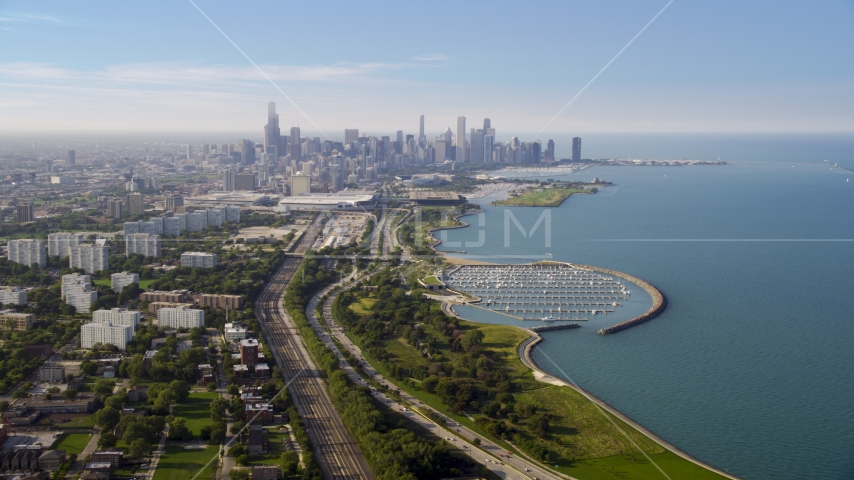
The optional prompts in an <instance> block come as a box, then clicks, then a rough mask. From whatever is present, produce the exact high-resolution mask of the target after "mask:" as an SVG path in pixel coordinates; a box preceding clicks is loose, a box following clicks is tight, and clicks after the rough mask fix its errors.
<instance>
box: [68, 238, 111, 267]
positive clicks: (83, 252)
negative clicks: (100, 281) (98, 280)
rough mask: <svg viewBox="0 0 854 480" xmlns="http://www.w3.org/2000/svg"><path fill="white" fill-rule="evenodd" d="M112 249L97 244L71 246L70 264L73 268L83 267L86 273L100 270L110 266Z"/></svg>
mask: <svg viewBox="0 0 854 480" xmlns="http://www.w3.org/2000/svg"><path fill="white" fill-rule="evenodd" d="M109 255H110V249H109V248H108V247H98V246H96V245H88V244H87V245H77V246H74V247H71V256H70V258H69V266H70V267H71V268H82V269H83V271H84V272H86V273H95V272H100V271H101V270H103V269H105V268H109V266H110V262H109Z"/></svg>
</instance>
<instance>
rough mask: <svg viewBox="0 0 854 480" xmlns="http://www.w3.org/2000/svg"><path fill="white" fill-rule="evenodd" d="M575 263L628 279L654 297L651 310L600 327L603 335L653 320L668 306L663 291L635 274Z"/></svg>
mask: <svg viewBox="0 0 854 480" xmlns="http://www.w3.org/2000/svg"><path fill="white" fill-rule="evenodd" d="M573 265H574V266H576V267H578V268H583V269H585V270H593V271H596V272H600V273H604V274H607V275H611V276H613V277H619V278H622V279H624V280H628V281H629V282H632V283H634V284H635V285H637V286H639V287H641V288H642V289H644V291H646V293H648V294H649V296H650V297H652V306H651V307H650V308H649V310H647V311H646V312H644V313H643V314H641V315H638V316H637V317H635V318H632V319H631V320H626V321H625V322H620V323H618V324H616V325H611V326H610V327H605V328H601V329H599V331H598V332H597V333H599V334H601V335H610V334H612V333H617V332H621V331H623V330H626V329H628V328H632V327H634V326H636V325H640V324H642V323H644V322H648V321H650V320H652V319H653V318H655V317H657V316H658V315H660V314H661V312H663V311H664V309H665V308H667V298H665V297H664V294H663V293H661V291H660V290H659V289H657V288H655V287H654V286H652V284H650V283H649V282H646V281H644V280H641V279H640V278H638V277H635V276H633V275H629V274H627V273H623V272H619V271H617V270H611V269H608V268H600V267H594V266H591V265H579V264H577V263H574V264H573Z"/></svg>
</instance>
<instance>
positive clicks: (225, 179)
mask: <svg viewBox="0 0 854 480" xmlns="http://www.w3.org/2000/svg"><path fill="white" fill-rule="evenodd" d="M234 175H235V171H234V170H232V169H230V168H226V169H223V170H221V171H220V172H219V178H220V180H222V191H223V192H233V191H234V190H235V189H236V187H235V177H234Z"/></svg>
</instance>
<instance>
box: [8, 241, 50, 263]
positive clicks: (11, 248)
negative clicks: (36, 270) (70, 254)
mask: <svg viewBox="0 0 854 480" xmlns="http://www.w3.org/2000/svg"><path fill="white" fill-rule="evenodd" d="M6 259H7V260H9V261H10V262H15V263H20V264H21V265H26V266H28V267H29V266H32V265H33V264H34V263H35V264H38V266H39V267H40V268H44V266H45V264H46V263H47V255H45V248H44V242H43V241H41V240H33V239H22V240H10V241H9V245H8V247H7V252H6Z"/></svg>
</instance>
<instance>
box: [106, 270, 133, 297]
mask: <svg viewBox="0 0 854 480" xmlns="http://www.w3.org/2000/svg"><path fill="white" fill-rule="evenodd" d="M132 283H139V274H138V273H128V272H121V273H114V274H112V275H110V288H112V289H113V291H114V292H116V293H121V291H122V290H124V288H125V287H127V286H128V285H130V284H132Z"/></svg>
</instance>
